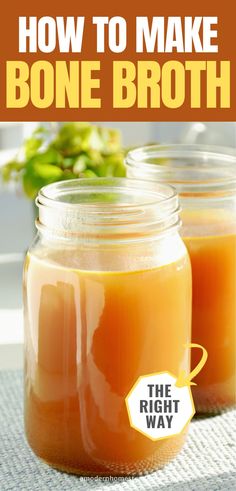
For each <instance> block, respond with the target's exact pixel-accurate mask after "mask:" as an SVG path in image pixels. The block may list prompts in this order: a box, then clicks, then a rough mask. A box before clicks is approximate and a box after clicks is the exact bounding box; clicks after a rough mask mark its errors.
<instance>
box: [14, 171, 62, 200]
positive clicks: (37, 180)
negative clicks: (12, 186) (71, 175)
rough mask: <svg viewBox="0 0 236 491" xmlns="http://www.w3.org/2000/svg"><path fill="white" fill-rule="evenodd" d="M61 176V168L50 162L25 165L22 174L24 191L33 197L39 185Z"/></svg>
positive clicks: (41, 185) (59, 178)
mask: <svg viewBox="0 0 236 491" xmlns="http://www.w3.org/2000/svg"><path fill="white" fill-rule="evenodd" d="M62 178H63V170H62V169H60V168H59V167H56V166H55V165H52V164H43V165H42V164H39V163H38V164H36V163H35V164H34V165H31V166H28V167H26V169H25V172H24V175H23V187H24V191H25V193H26V194H27V196H28V197H29V198H32V199H34V198H35V197H36V196H37V193H38V191H39V190H40V188H41V187H43V186H46V184H50V183H52V182H56V181H59V180H61V179H62Z"/></svg>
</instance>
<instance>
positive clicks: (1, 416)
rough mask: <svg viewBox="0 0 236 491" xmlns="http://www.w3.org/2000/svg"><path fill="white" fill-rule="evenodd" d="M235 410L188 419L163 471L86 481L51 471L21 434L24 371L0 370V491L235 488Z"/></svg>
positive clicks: (225, 490) (203, 490)
mask: <svg viewBox="0 0 236 491" xmlns="http://www.w3.org/2000/svg"><path fill="white" fill-rule="evenodd" d="M235 430H236V411H230V412H226V413H224V414H223V415H221V416H214V417H211V418H205V419H197V420H194V421H192V423H191V425H190V432H189V436H188V438H187V442H186V444H185V446H184V448H183V450H182V451H181V453H180V454H179V456H178V457H177V458H176V459H175V460H173V461H172V462H171V463H170V464H169V465H167V466H166V467H165V468H164V469H163V470H160V471H157V472H155V473H152V474H149V475H146V476H143V477H137V478H134V479H127V480H125V479H123V478H117V479H113V480H108V479H107V478H99V479H94V478H90V479H86V478H81V477H77V476H73V475H68V474H65V473H61V472H58V471H56V470H53V469H51V468H50V467H48V466H47V465H46V464H43V463H42V462H40V461H39V460H38V459H37V458H36V457H35V456H34V454H33V453H32V452H31V450H30V448H29V447H28V445H27V443H26V441H25V438H24V431H23V416H22V373H21V372H19V371H12V372H11V371H8V372H6V371H3V372H0V491H21V490H22V491H34V490H38V491H48V490H53V491H58V490H59V491H77V490H78V489H81V490H87V491H90V490H106V491H113V490H114V491H120V490H124V491H126V490H131V491H136V490H143V491H146V490H160V491H233V490H236V471H235V467H236V434H235V433H236V431H235Z"/></svg>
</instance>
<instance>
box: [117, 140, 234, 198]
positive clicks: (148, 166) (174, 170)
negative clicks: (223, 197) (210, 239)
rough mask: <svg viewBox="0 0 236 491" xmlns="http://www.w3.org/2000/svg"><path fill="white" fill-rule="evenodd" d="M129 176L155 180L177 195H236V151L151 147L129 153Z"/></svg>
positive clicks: (200, 146) (179, 146)
mask: <svg viewBox="0 0 236 491" xmlns="http://www.w3.org/2000/svg"><path fill="white" fill-rule="evenodd" d="M126 166H127V169H128V175H130V174H131V175H133V176H134V177H136V178H139V179H140V178H144V179H157V180H158V181H159V182H168V183H170V184H171V185H173V186H174V187H176V189H177V191H178V193H179V194H180V195H182V196H183V195H184V194H187V195H189V194H192V195H193V196H194V195H195V196H196V195H198V196H199V195H200V194H202V195H204V194H208V197H210V194H211V193H212V197H214V196H215V195H216V194H218V195H220V194H224V193H235V191H236V151H234V149H233V148H228V147H220V146H210V145H200V144H195V145H194V144H184V143H178V144H168V145H150V146H144V147H140V148H136V149H133V150H131V151H130V152H129V153H128V154H127V157H126Z"/></svg>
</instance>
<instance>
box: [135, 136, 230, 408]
mask: <svg viewBox="0 0 236 491" xmlns="http://www.w3.org/2000/svg"><path fill="white" fill-rule="evenodd" d="M127 168H128V176H129V177H134V178H140V179H150V180H152V181H158V182H168V183H171V184H172V185H173V186H175V188H176V190H177V192H178V193H179V196H180V204H181V208H182V214H181V218H182V222H183V227H182V230H181V235H182V237H183V239H184V241H185V244H186V246H187V248H188V252H189V254H190V259H191V264H192V276H193V318H192V341H193V342H194V343H199V344H201V345H203V346H204V347H205V348H206V349H207V351H208V355H209V356H208V360H207V363H206V365H205V367H204V369H203V370H202V371H201V372H200V373H199V375H198V376H197V377H196V378H195V379H194V381H195V382H196V383H197V385H196V387H193V389H192V390H193V396H194V401H195V406H196V409H197V410H198V411H199V412H218V411H219V410H222V409H224V408H229V407H231V406H234V405H235V400H236V339H235V336H236V155H235V153H233V150H231V151H230V150H229V149H224V148H218V147H205V146H200V145H181V144H180V145H167V146H164V145H163V146H162V145H159V146H157V145H153V146H150V147H143V148H140V149H136V150H133V151H131V152H130V153H129V154H128V156H127ZM197 357H198V353H197V352H196V351H194V350H193V351H192V365H193V367H194V366H196V364H197Z"/></svg>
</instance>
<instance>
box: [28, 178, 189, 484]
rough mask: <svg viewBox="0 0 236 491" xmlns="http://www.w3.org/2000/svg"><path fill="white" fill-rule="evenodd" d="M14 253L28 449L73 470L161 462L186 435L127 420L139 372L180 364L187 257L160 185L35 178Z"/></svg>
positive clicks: (171, 194)
mask: <svg viewBox="0 0 236 491" xmlns="http://www.w3.org/2000/svg"><path fill="white" fill-rule="evenodd" d="M36 202H37V205H38V207H39V219H38V221H37V222H36V226H37V229H38V234H37V237H36V239H35V241H34V243H33V246H32V247H31V248H30V250H29V252H28V255H27V257H26V261H25V270H24V301H25V428H26V435H27V439H28V442H29V444H30V446H31V448H32V449H33V450H34V452H35V453H36V454H37V455H38V456H39V457H40V458H42V459H43V460H44V461H46V462H47V463H49V464H51V465H52V466H53V467H56V468H59V469H62V470H66V471H68V472H73V473H79V474H84V475H132V474H139V473H144V472H147V471H151V470H154V469H156V468H158V467H161V466H163V464H165V463H166V462H167V461H169V460H170V458H172V457H173V456H174V455H175V454H176V453H177V452H178V450H179V449H180V448H181V446H182V444H183V440H184V436H185V434H181V435H177V436H173V437H171V438H167V439H165V440H160V441H156V442H155V441H152V440H150V439H149V438H147V437H146V436H144V435H143V434H141V433H139V432H138V431H136V430H135V429H133V428H132V427H131V426H130V423H129V418H128V414H127V409H126V404H125V397H126V396H127V394H128V393H129V391H130V389H131V387H132V386H133V384H134V383H135V382H136V381H137V379H138V377H139V376H140V375H145V374H150V373H153V372H158V371H170V372H172V373H174V374H178V373H179V371H180V370H183V369H184V370H186V371H187V373H189V350H188V349H187V348H186V346H185V345H186V343H189V342H190V330H191V266H190V261H189V257H188V254H187V250H186V247H185V245H184V243H183V242H182V239H181V238H180V236H179V216H178V211H179V207H178V197H177V195H176V192H175V190H174V189H173V188H172V187H170V186H167V185H162V184H160V185H158V186H157V185H153V184H152V183H150V182H147V183H145V182H139V181H138V182H136V180H128V179H116V178H115V179H109V178H107V179H103V178H98V179H79V180H73V181H64V182H59V183H56V184H51V185H49V186H46V187H44V188H43V189H42V190H41V191H40V193H39V195H38V198H37V200H36Z"/></svg>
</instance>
